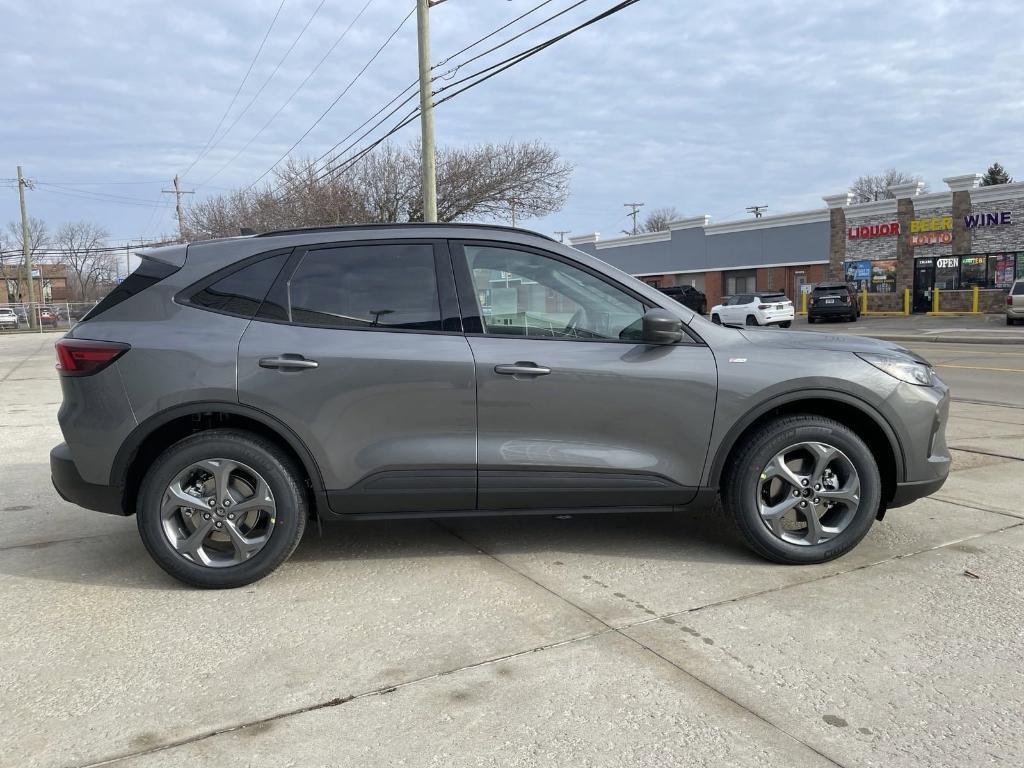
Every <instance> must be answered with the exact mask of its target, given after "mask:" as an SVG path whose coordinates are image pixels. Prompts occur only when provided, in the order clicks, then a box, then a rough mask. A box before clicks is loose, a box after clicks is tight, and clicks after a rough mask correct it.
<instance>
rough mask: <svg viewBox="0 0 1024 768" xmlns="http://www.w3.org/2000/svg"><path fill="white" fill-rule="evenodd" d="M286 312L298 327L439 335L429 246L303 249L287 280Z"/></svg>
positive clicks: (434, 275) (384, 245) (363, 244)
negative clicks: (435, 332) (406, 331)
mask: <svg viewBox="0 0 1024 768" xmlns="http://www.w3.org/2000/svg"><path fill="white" fill-rule="evenodd" d="M286 311H287V313H288V319H290V320H291V322H293V323H296V324H299V325H313V326H324V327H328V328H380V329H401V330H418V331H440V330H441V329H442V325H441V309H440V302H439V299H438V293H437V276H436V274H435V270H434V248H433V246H432V245H430V244H427V243H408V244H405V243H387V244H380V245H376V244H365V243H360V244H358V245H351V246H336V247H331V248H319V249H315V250H310V251H307V252H306V253H305V254H304V255H303V256H302V258H301V260H300V261H299V263H298V265H297V266H296V267H295V270H294V272H292V275H291V278H290V280H289V281H288V287H287V310H286Z"/></svg>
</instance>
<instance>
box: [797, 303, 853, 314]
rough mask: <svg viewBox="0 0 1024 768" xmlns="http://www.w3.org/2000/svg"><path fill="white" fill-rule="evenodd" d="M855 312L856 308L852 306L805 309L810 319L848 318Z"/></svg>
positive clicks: (834, 305) (832, 305)
mask: <svg viewBox="0 0 1024 768" xmlns="http://www.w3.org/2000/svg"><path fill="white" fill-rule="evenodd" d="M856 311H857V307H856V306H855V305H853V304H829V305H827V306H810V307H808V308H807V314H808V315H809V316H810V317H849V316H850V315H852V314H853V313H854V312H856Z"/></svg>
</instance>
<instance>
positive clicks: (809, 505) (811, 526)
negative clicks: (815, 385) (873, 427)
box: [722, 414, 882, 565]
mask: <svg viewBox="0 0 1024 768" xmlns="http://www.w3.org/2000/svg"><path fill="white" fill-rule="evenodd" d="M722 492H723V493H722V496H723V505H724V507H725V509H726V511H727V512H728V513H730V514H731V515H732V517H733V519H734V521H735V523H736V525H737V527H738V528H739V529H740V532H741V533H742V534H743V536H744V538H745V539H746V542H747V544H748V546H750V548H751V549H753V550H754V551H755V552H757V553H758V554H759V555H761V556H762V557H765V558H767V559H769V560H774V561H775V562H777V563H786V564H794V565H797V564H810V563H822V562H825V561H826V560H832V559H834V558H837V557H839V556H840V555H843V554H845V553H847V552H849V551H850V550H851V549H853V548H854V547H855V546H856V545H857V544H858V543H859V542H860V540H861V539H863V538H864V536H865V535H866V534H867V532H868V529H869V528H871V523H872V521H873V520H874V518H875V514H876V513H877V511H878V508H879V505H880V503H881V495H882V482H881V477H880V475H879V471H878V465H877V463H876V462H875V458H874V456H873V455H872V453H871V451H870V450H869V449H868V447H867V446H866V445H865V444H864V441H863V440H861V439H860V438H859V437H858V436H857V435H856V434H855V433H854V432H853V431H852V430H850V429H849V428H848V427H846V426H844V425H842V424H840V423H839V422H837V421H833V420H832V419H828V418H825V417H823V416H814V415H810V414H806V415H796V416H783V417H780V418H777V419H773V420H771V421H769V422H768V423H766V424H765V425H763V426H762V427H760V428H759V429H758V430H757V431H756V432H755V433H754V434H753V435H751V436H750V438H749V439H748V440H746V442H745V445H744V447H743V448H742V450H741V451H740V454H739V455H738V456H737V457H736V458H735V460H734V461H733V462H732V465H731V469H730V471H729V473H728V475H727V477H726V479H725V483H724V485H723V488H722Z"/></svg>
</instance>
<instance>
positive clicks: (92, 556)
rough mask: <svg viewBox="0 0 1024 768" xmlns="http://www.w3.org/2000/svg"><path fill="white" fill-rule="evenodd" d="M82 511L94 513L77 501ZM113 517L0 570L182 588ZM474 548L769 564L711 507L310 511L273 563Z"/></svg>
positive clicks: (322, 568) (3, 551) (2, 557)
mask: <svg viewBox="0 0 1024 768" xmlns="http://www.w3.org/2000/svg"><path fill="white" fill-rule="evenodd" d="M82 514H83V515H92V514H96V513H91V512H87V511H84V510H83V511H82ZM115 519H116V518H115ZM55 522H56V521H55ZM123 523H124V525H123V527H122V526H118V527H117V528H116V529H115V530H113V531H111V530H110V529H109V528H107V529H106V530H104V531H103V532H100V533H95V534H92V533H84V534H83V536H81V537H78V538H69V537H68V530H67V520H66V519H64V520H63V521H62V522H61V523H60V524H59V525H55V526H54V530H53V531H52V539H49V538H47V535H48V529H47V527H40V528H39V529H38V538H39V540H38V541H35V542H32V543H27V544H22V545H15V546H11V547H0V575H3V576H8V577H15V578H22V579H30V580H44V581H55V582H63V583H73V584H80V585H90V586H108V587H110V586H112V587H118V588H122V589H156V590H167V589H176V588H180V589H189V587H186V586H184V585H181V584H179V582H177V581H176V580H174V579H173V578H171V577H170V576H168V575H167V574H165V573H164V572H163V571H162V570H161V569H160V568H159V567H158V566H157V565H156V564H155V563H154V562H153V561H152V559H151V558H150V557H149V554H148V553H147V552H146V550H145V548H144V547H143V545H142V542H141V540H140V539H139V536H138V532H137V530H136V526H135V520H134V519H133V518H125V519H124V520H123ZM482 556H490V557H494V558H497V559H499V560H506V559H509V558H520V557H526V558H537V559H539V560H541V561H544V560H560V561H569V560H571V559H572V558H587V559H594V558H597V559H617V560H629V561H637V562H643V561H651V560H661V561H670V562H678V563H680V564H681V565H683V564H690V563H707V562H714V563H718V564H726V565H728V564H733V565H744V566H747V567H765V568H775V567H778V566H773V565H771V564H769V563H767V562H765V561H764V560H761V559H760V558H758V557H756V556H755V555H753V554H752V553H750V552H749V550H747V548H746V547H745V546H744V545H743V543H742V541H741V539H740V537H739V535H738V533H736V532H735V529H734V528H733V526H732V524H731V522H730V521H729V520H727V519H726V518H725V516H724V514H723V513H722V512H721V510H711V511H703V512H696V511H694V512H689V511H685V512H678V513H603V514H586V515H559V516H553V515H530V516H523V517H458V518H452V517H448V518H431V519H412V520H367V521H360V520H355V521H348V520H346V521H331V522H324V523H323V524H322V525H318V524H317V522H316V521H315V520H310V521H309V525H308V526H307V528H306V532H305V535H304V536H303V540H302V541H301V542H300V544H299V546H298V548H297V549H296V551H295V552H294V553H293V555H292V557H291V558H290V560H289V561H288V562H287V563H285V564H284V566H282V571H280V572H279V573H281V572H284V571H287V570H289V569H290V568H295V567H301V568H302V569H303V570H309V569H312V570H313V571H315V572H318V574H319V576H322V577H329V576H330V574H331V572H332V571H340V570H343V569H350V568H351V567H353V563H358V562H359V561H374V562H376V563H379V562H380V561H394V562H395V563H400V562H402V561H404V560H408V559H410V558H413V559H418V558H434V557H446V558H451V557H466V558H479V557H482ZM335 565H338V566H339V567H338V568H335V567H334V566H335ZM341 566H343V568H342V567H341ZM338 575H339V576H341V575H342V574H340V573H339V574H338ZM277 578H280V577H279V575H278V574H275V575H272V576H271V577H269V578H268V579H267V580H265V581H262V582H258V583H257V584H256V585H253V586H259V585H270V584H272V583H273V581H274V580H275V579H277Z"/></svg>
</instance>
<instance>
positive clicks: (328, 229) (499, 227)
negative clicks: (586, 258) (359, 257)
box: [256, 221, 555, 242]
mask: <svg viewBox="0 0 1024 768" xmlns="http://www.w3.org/2000/svg"><path fill="white" fill-rule="evenodd" d="M415 227H455V228H465V229H493V230H497V231H499V232H519V233H520V234H524V235H533V236H534V237H543V238H544V239H545V240H551V241H552V242H555V239H554V238H553V237H551V236H550V235H545V234H542V233H540V232H534V231H533V230H530V229H523V228H521V227H509V226H505V225H503V224H472V223H464V222H463V223H449V222H443V223H437V224H428V223H426V222H422V221H409V222H401V223H395V224H339V225H337V226H333V227H298V228H296V229H276V230H273V231H272V232H261V233H260V234H258V235H256V237H277V236H278V235H302V234H306V233H314V232H349V231H351V230H358V229H406V228H409V229H412V228H415Z"/></svg>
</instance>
